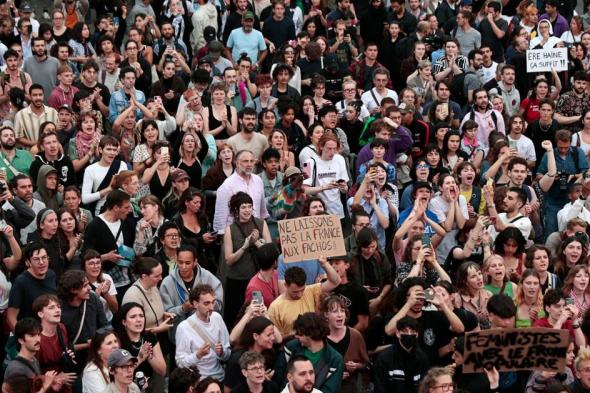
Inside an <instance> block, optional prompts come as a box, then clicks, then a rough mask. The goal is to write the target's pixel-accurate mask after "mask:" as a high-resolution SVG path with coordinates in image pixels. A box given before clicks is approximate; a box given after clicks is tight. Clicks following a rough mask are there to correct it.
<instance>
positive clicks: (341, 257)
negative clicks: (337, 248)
mask: <svg viewBox="0 0 590 393" xmlns="http://www.w3.org/2000/svg"><path fill="white" fill-rule="evenodd" d="M332 261H344V262H348V263H350V257H349V256H348V255H347V254H345V255H337V256H335V257H328V262H332Z"/></svg>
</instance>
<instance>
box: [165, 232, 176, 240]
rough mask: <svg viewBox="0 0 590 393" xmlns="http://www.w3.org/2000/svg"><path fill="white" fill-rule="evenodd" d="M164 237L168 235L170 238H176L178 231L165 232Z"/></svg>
mask: <svg viewBox="0 0 590 393" xmlns="http://www.w3.org/2000/svg"><path fill="white" fill-rule="evenodd" d="M164 237H170V238H172V239H177V238H178V237H179V235H178V233H167V234H166V235H164Z"/></svg>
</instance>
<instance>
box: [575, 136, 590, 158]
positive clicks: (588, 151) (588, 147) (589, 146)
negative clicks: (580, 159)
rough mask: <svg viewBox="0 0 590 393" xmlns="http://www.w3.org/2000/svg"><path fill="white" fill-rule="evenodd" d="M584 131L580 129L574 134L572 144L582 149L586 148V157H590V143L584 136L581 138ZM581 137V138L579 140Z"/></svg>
mask: <svg viewBox="0 0 590 393" xmlns="http://www.w3.org/2000/svg"><path fill="white" fill-rule="evenodd" d="M581 132H582V131H578V132H576V133H575V134H573V135H572V146H573V147H579V148H580V149H582V150H584V154H585V155H586V158H589V157H590V143H586V142H584V138H583V137H582V138H580V133H581ZM578 139H579V140H578Z"/></svg>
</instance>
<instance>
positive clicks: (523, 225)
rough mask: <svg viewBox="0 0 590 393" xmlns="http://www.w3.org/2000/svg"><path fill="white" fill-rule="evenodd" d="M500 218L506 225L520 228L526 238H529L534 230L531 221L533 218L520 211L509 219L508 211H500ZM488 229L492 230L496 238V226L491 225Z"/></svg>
mask: <svg viewBox="0 0 590 393" xmlns="http://www.w3.org/2000/svg"><path fill="white" fill-rule="evenodd" d="M519 217H522V218H519ZM498 220H502V222H503V223H504V224H505V225H508V226H511V227H515V228H518V229H520V232H521V233H522V236H524V238H525V239H528V238H529V236H530V235H531V231H532V230H533V224H532V223H531V220H530V219H529V218H528V217H524V216H523V215H522V214H520V213H519V214H518V216H516V217H514V218H512V219H508V215H507V214H506V213H499V214H498ZM488 230H489V231H490V236H491V237H492V239H494V240H495V239H496V236H498V232H497V231H496V227H494V226H493V225H490V227H489V228H488Z"/></svg>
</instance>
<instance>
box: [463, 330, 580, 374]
mask: <svg viewBox="0 0 590 393" xmlns="http://www.w3.org/2000/svg"><path fill="white" fill-rule="evenodd" d="M568 342H569V341H568V331H567V330H561V329H545V328H521V329H517V328H514V329H490V330H482V331H479V332H473V333H467V334H466V335H465V351H464V353H463V356H464V363H463V372H464V373H479V372H482V371H483V369H484V368H486V369H491V368H492V367H496V369H497V370H498V371H518V370H539V371H556V372H563V370H564V368H565V355H566V352H567V347H568Z"/></svg>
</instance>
